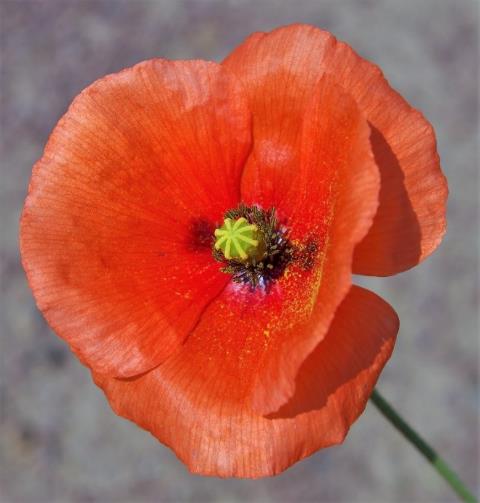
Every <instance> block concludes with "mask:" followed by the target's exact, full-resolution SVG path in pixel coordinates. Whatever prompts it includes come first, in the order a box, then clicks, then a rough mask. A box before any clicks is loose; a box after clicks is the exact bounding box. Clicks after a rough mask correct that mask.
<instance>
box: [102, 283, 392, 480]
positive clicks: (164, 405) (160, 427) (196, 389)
mask: <svg viewBox="0 0 480 503" xmlns="http://www.w3.org/2000/svg"><path fill="white" fill-rule="evenodd" d="M217 314H218V313H217V309H215V308H212V306H210V307H209V308H208V309H207V312H206V313H205V315H204V317H203V318H202V320H201V321H200V323H199V325H198V326H197V328H196V330H195V331H194V333H193V334H192V336H191V337H189V338H188V340H187V341H186V343H185V345H184V346H183V348H182V351H181V352H180V353H179V354H177V355H175V356H173V357H172V358H170V359H168V360H167V361H166V362H164V363H163V364H162V365H160V366H159V367H157V368H155V369H153V370H151V371H150V372H148V373H146V374H145V375H143V376H139V377H136V378H132V379H127V380H120V379H112V378H109V377H106V376H102V375H99V374H97V375H94V379H95V381H96V383H97V384H98V385H99V386H100V387H101V388H103V390H104V392H105V394H106V396H107V398H108V399H109V401H110V404H111V406H112V408H113V410H114V411H115V412H116V413H117V414H119V415H121V416H123V417H125V418H127V419H130V420H132V421H134V422H135V423H137V424H139V425H140V426H141V427H143V428H145V429H147V430H149V431H150V432H151V433H152V434H153V435H155V436H156V437H157V438H158V439H159V440H160V441H161V442H163V443H165V444H166V445H168V446H170V447H171V448H172V449H174V451H175V453H176V454H177V456H178V457H179V458H180V459H181V460H182V461H183V462H184V463H186V465H187V466H188V467H189V469H190V470H191V471H192V472H195V473H200V474H204V475H216V476H221V477H229V476H236V477H252V478H255V477H263V476H268V475H274V474H277V473H279V472H281V471H283V470H285V469H286V468H288V467H289V466H290V465H292V464H293V463H295V462H296V461H298V460H300V459H302V458H304V457H306V456H309V455H310V454H312V453H313V452H315V451H316V450H318V449H320V448H323V447H328V446H330V445H333V444H337V443H340V442H342V441H343V439H344V437H345V435H346V433H347V431H348V429H349V427H350V425H351V424H352V423H353V421H355V419H356V418H357V417H358V416H359V415H360V414H361V413H362V411H363V410H364V408H365V404H366V402H367V399H368V397H369V396H370V394H371V392H372V389H373V387H374V385H375V382H376V380H377V378H378V375H379V373H380V371H381V370H382V368H383V366H384V365H385V363H386V361H387V360H388V358H389V357H390V354H391V352H392V349H393V346H394V342H395V336H396V333H397V331H398V318H397V316H396V314H395V312H394V311H393V309H392V308H391V307H390V306H389V305H388V304H387V303H386V302H385V301H383V300H382V299H380V298H379V297H378V296H376V295H375V294H373V293H372V292H369V291H368V290H364V289H362V288H359V287H355V286H354V287H352V288H351V290H350V291H349V293H348V295H347V296H346V297H345V299H344V300H343V302H342V304H341V305H340V307H339V308H338V311H337V314H336V316H335V319H334V321H333V323H332V325H331V327H330V330H329V332H328V335H327V336H326V337H325V339H324V340H323V341H322V342H321V343H320V344H319V345H318V346H317V347H316V348H315V350H314V351H313V352H312V353H311V355H310V356H309V358H308V359H307V360H306V361H305V362H304V364H303V365H302V367H301V369H300V372H299V374H298V377H297V387H296V393H295V395H294V396H293V397H292V399H291V400H290V401H289V403H287V404H286V405H285V406H284V407H283V408H282V409H281V410H280V411H279V412H278V413H276V414H274V415H271V416H268V417H263V416H261V415H257V414H255V413H254V412H253V411H252V410H251V408H250V407H249V400H248V393H249V387H250V386H251V383H252V374H251V372H250V366H249V363H248V362H249V361H251V360H252V359H254V358H255V355H252V353H249V352H248V350H247V348H246V347H244V348H242V349H241V351H240V352H237V353H235V352H233V351H232V348H231V346H230V345H229V344H228V342H224V341H223V340H222V339H220V338H219V337H218V335H217V334H216V333H215V332H214V331H213V332H212V329H211V327H212V325H213V326H214V324H215V321H216V317H217ZM227 335H228V334H227ZM205 339H206V340H207V341H208V342H207V343H205Z"/></svg>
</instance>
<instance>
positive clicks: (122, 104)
mask: <svg viewBox="0 0 480 503" xmlns="http://www.w3.org/2000/svg"><path fill="white" fill-rule="evenodd" d="M250 138H251V131H250V114H249V112H248V110H247V107H246V100H245V98H244V95H243V91H242V90H241V88H240V86H239V85H238V84H237V83H236V82H235V80H234V79H232V78H231V77H230V76H229V75H228V72H227V70H225V69H223V68H222V67H221V66H220V65H217V64H215V63H207V62H202V61H190V62H188V61H182V62H170V61H166V60H151V61H146V62H144V63H140V64H138V65H136V66H135V67H133V68H129V69H127V70H124V71H122V72H120V73H118V74H115V75H110V76H107V77H105V78H102V79H100V80H98V81H97V82H95V83H94V84H92V85H91V86H90V87H88V88H87V89H86V90H85V91H83V92H82V93H81V94H80V95H79V96H78V97H77V98H76V99H75V101H74V102H73V104H72V105H71V107H70V108H69V110H68V112H67V113H66V115H65V116H64V117H63V118H62V119H61V120H60V122H59V124H58V125H57V127H56V128H55V130H54V132H53V133H52V135H51V137H50V140H49V142H48V145H47V147H46V149H45V153H44V155H43V157H42V158H41V160H40V161H39V162H38V163H37V164H36V166H35V168H34V172H33V176H32V181H31V185H30V188H29V194H28V197H27V201H26V204H25V208H24V211H23V215H22V221H21V236H20V238H21V252H22V259H23V264H24V267H25V270H26V272H27V276H28V279H29V282H30V285H31V286H32V289H33V291H34V295H35V298H36V300H37V304H38V306H39V308H40V310H41V311H43V313H44V315H45V317H46V319H47V320H48V322H49V324H50V325H51V326H52V328H53V329H54V330H55V331H56V332H57V333H58V335H60V336H61V337H63V338H64V339H66V341H67V342H68V343H69V344H70V345H71V347H72V349H73V350H74V351H75V352H76V353H77V355H78V356H79V357H80V359H81V360H82V361H83V362H84V363H85V364H86V365H88V366H90V367H91V368H92V369H94V370H95V371H98V372H101V373H105V374H112V375H116V376H130V375H135V374H139V373H141V372H144V371H145V370H148V369H149V368H151V367H153V366H155V365H157V364H158V363H159V362H160V361H162V360H164V359H165V358H166V357H168V356H169V355H171V354H172V353H173V352H174V351H176V350H177V349H178V347H179V346H180V345H181V343H182V342H183V340H184V339H185V337H186V336H187V335H188V333H189V332H190V331H191V330H192V328H193V327H194V326H195V325H196V323H197V322H198V320H199V317H200V314H201V313H202V311H203V310H204V309H205V306H206V305H207V304H208V303H209V302H210V301H211V300H212V299H213V298H214V297H215V296H216V295H217V294H218V293H219V292H220V291H221V290H222V288H223V287H224V286H225V284H226V282H227V281H228V277H227V276H226V275H224V274H222V273H220V272H219V270H218V269H219V268H218V264H216V263H215V262H214V260H212V257H211V244H212V236H213V230H214V228H215V224H216V222H218V221H221V218H222V216H223V212H224V211H225V209H226V208H227V209H228V208H231V207H235V206H236V205H237V204H238V202H239V183H240V182H239V180H240V177H241V172H242V169H243V164H244V161H245V158H246V156H247V154H248V151H249V148H250Z"/></svg>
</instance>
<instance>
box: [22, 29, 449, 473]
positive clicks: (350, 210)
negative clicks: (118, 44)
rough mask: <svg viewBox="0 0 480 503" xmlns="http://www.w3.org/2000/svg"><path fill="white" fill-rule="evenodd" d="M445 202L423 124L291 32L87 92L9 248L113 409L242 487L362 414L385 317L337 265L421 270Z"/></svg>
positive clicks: (354, 65) (388, 340) (365, 77)
mask: <svg viewBox="0 0 480 503" xmlns="http://www.w3.org/2000/svg"><path fill="white" fill-rule="evenodd" d="M446 196H447V185H446V181H445V179H444V177H443V175H442V173H441V170H440V167H439V159H438V155H437V153H436V147H435V137H434V133H433V130H432V127H431V126H430V124H429V123H428V122H427V121H426V120H425V118H424V117H423V116H422V115H421V114H420V113H419V112H418V111H416V110H414V109H413V108H411V107H410V106H409V105H408V103H406V102H405V100H404V99H403V98H402V97H401V96H400V95H399V94H398V93H396V92H395V91H394V90H392V89H391V88H390V86H389V85H388V83H387V81H386V80H385V78H384V77H383V75H382V73H381V71H380V70H379V69H378V68H377V67H376V66H375V65H373V64H371V63H369V62H368V61H366V60H364V59H362V58H361V57H360V56H358V55H357V54H356V53H355V52H354V51H353V50H352V49H351V48H350V47H349V46H348V45H346V44H345V43H342V42H338V41H337V40H336V39H335V38H334V37H333V36H332V35H330V34H329V33H327V32H325V31H321V30H319V29H317V28H314V27H311V26H305V25H293V26H288V27H285V28H279V29H277V30H274V31H273V32H271V33H267V34H266V33H256V34H253V35H252V36H250V37H249V38H248V39H247V40H246V41H245V42H244V43H243V44H242V45H240V46H239V47H238V48H237V49H235V50H234V51H233V53H232V54H231V55H230V56H229V57H228V58H227V59H226V60H225V61H224V62H223V63H222V64H216V63H210V62H204V61H176V62H173V61H166V60H160V59H157V60H151V61H146V62H143V63H140V64H138V65H136V66H134V67H133V68H129V69H126V70H124V71H122V72H120V73H118V74H115V75H109V76H107V77H104V78H102V79H100V80H98V81H97V82H95V83H94V84H92V85H91V86H90V87H88V88H87V89H86V90H84V91H83V92H82V93H81V94H80V95H79V96H78V97H77V98H76V99H75V100H74V102H73V103H72V105H71V106H70V108H69V110H68V112H67V113H66V114H65V116H64V117H63V118H62V119H61V120H60V122H59V123H58V125H57V126H56V128H55V130H54V132H53V133H52V135H51V137H50V140H49V141H48V144H47V146H46V149H45V153H44V155H43V157H42V158H41V159H40V161H38V163H37V164H36V165H35V167H34V171H33V175H32V180H31V184H30V188H29V194H28V197H27V200H26V203H25V208H24V211H23V215H22V220H21V253H22V258H23V264H24V267H25V270H26V272H27V276H28V280H29V282H30V285H31V287H32V289H33V292H34V295H35V298H36V301H37V303H38V306H39V308H40V310H41V311H42V312H43V314H44V315H45V317H46V319H47V321H48V322H49V324H50V325H51V326H52V328H53V329H54V330H55V331H56V332H57V334H58V335H59V336H60V337H62V338H63V339H65V340H66V341H67V342H68V343H69V345H70V347H71V349H72V350H73V351H74V352H75V353H76V354H77V356H78V357H79V358H80V359H81V361H82V362H83V363H84V364H85V365H87V366H88V367H89V368H90V369H91V370H92V373H93V377H94V380H95V382H96V383H97V384H98V385H99V386H100V387H101V388H102V389H103V390H104V392H105V394H106V396H107V398H108V400H109V401H110V403H111V405H112V407H113V409H114V410H115V412H117V413H118V414H120V415H122V416H124V417H126V418H128V419H131V420H132V421H134V422H136V423H137V424H138V425H140V426H141V427H143V428H145V429H147V430H149V431H150V432H152V434H153V435H155V436H156V437H157V438H158V439H159V440H160V441H161V442H163V443H165V444H167V445H168V446H170V447H171V448H172V449H173V450H174V451H175V452H176V454H177V455H178V456H179V457H180V459H182V461H184V462H185V463H186V464H187V465H188V467H189V468H190V470H192V471H193V472H197V473H202V474H209V475H220V476H240V477H259V476H265V475H271V474H275V473H278V472H280V471H282V470H284V469H285V468H287V467H288V466H290V465H291V464H293V463H294V462H296V461H297V460H299V459H301V458H303V457H305V456H308V455H309V454H311V453H313V452H314V451H316V450H318V449H320V448H322V447H327V446H330V445H332V444H336V443H339V442H341V441H342V440H343V438H344V437H345V434H346V432H347V430H348V428H349V426H350V425H351V424H352V422H353V421H354V420H355V419H356V418H357V417H358V416H359V414H360V413H361V412H362V411H363V409H364V407H365V404H366V401H367V399H368V397H369V395H370V393H371V391H372V389H373V386H374V384H375V382H376V380H377V378H378V375H379V373H380V371H381V369H382V368H383V366H384V365H385V363H386V361H387V360H388V358H389V356H390V354H391V352H392V349H393V345H394V341H395V336H396V333H397V330H398V319H397V316H396V314H395V312H394V311H393V309H392V308H391V307H390V306H389V305H388V304H387V303H385V302H384V301H383V300H382V299H380V298H379V297H377V296H376V295H375V294H373V293H372V292H369V291H367V290H365V289H363V288H360V287H358V286H353V285H352V283H351V279H352V272H353V273H356V274H368V275H378V276H386V275H391V274H395V273H398V272H400V271H404V270H406V269H408V268H410V267H412V266H414V265H416V264H418V263H419V262H420V261H421V260H423V259H424V258H425V257H427V256H428V255H429V254H430V253H431V252H432V251H433V250H434V249H435V248H436V247H437V246H438V244H439V242H440V241H441V239H442V236H443V234H444V231H445V204H446ZM224 220H225V222H224ZM235 224H236V227H235V229H233V227H234V226H235ZM215 229H217V232H216V238H217V241H216V246H213V245H214V240H215V237H214V230H215ZM236 232H237V234H236V235H235V233H236ZM232 233H233V234H232ZM238 233H240V234H238ZM227 241H228V243H229V244H228V250H227ZM241 248H242V249H241ZM252 250H253V251H252ZM215 258H216V259H217V260H215ZM218 260H220V261H221V262H222V264H221V263H219V262H218Z"/></svg>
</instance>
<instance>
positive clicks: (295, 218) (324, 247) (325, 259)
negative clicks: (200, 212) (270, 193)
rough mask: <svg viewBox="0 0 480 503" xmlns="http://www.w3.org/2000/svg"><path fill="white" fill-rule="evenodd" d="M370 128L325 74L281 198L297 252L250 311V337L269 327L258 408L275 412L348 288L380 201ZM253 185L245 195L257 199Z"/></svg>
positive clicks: (254, 395) (261, 363)
mask: <svg viewBox="0 0 480 503" xmlns="http://www.w3.org/2000/svg"><path fill="white" fill-rule="evenodd" d="M369 135H370V129H369V127H368V125H367V123H366V122H365V120H364V118H363V116H362V115H361V113H360V112H359V110H358V107H357V106H356V103H355V102H354V101H353V100H352V99H351V97H350V96H349V95H347V94H345V93H344V92H343V91H342V90H341V88H340V87H339V86H337V85H335V84H334V83H333V82H332V79H331V78H330V77H329V76H324V77H322V78H321V80H320V82H319V83H318V85H317V86H316V89H315V92H314V93H313V96H312V100H311V103H310V106H309V107H308V111H306V113H305V118H304V124H303V128H302V131H301V139H300V162H299V166H298V167H297V170H296V171H294V172H289V179H290V181H289V185H290V187H291V189H290V190H289V191H288V192H286V193H284V194H283V197H282V198H281V199H279V200H278V204H277V208H278V213H279V216H280V219H281V217H282V215H286V216H287V215H288V217H286V225H287V226H288V228H289V237H290V239H291V240H292V242H293V243H294V245H295V246H296V248H297V252H296V259H295V260H294V262H293V264H292V265H291V267H290V268H289V269H287V272H286V277H285V278H281V279H280V280H279V281H278V285H277V289H276V290H275V291H273V292H271V293H270V294H269V295H268V297H269V298H268V299H267V300H265V301H263V299H262V301H260V300H257V303H256V305H254V306H252V307H251V308H249V310H248V313H249V317H250V321H249V323H250V326H251V327H252V328H251V329H250V331H251V333H252V336H255V335H256V334H258V333H259V332H260V333H261V332H262V330H264V331H266V332H267V333H268V344H267V350H266V351H264V352H263V354H261V355H259V356H258V358H257V361H258V367H257V370H256V384H255V386H254V388H253V390H252V399H253V407H254V409H255V410H256V411H257V412H258V413H262V414H268V413H272V412H275V411H276V410H278V408H279V407H280V406H282V405H283V404H284V403H285V402H286V401H287V400H288V399H289V398H290V396H291V395H292V394H293V393H294V390H295V377H296V375H297V371H298V368H299V367H300V365H301V364H302V362H303V361H304V359H305V358H306V357H307V356H308V355H309V353H310V352H311V351H312V350H313V348H314V347H315V346H316V345H317V344H318V343H319V342H320V341H321V340H322V338H323V337H324V336H325V334H326V333H327V330H328V327H329V325H330V322H331V320H332V319H333V316H334V313H335V310H336V308H337V306H338V305H339V304H340V302H341V301H342V299H343V297H344V296H345V295H346V294H347V292H348V290H349V288H350V285H351V267H352V257H353V252H354V249H355V246H356V244H357V243H358V242H359V241H360V240H361V239H362V238H363V237H364V236H365V234H366V233H367V231H368V229H369V227H370V226H371V224H372V220H373V217H374V215H375V211H376V209H377V206H378V192H379V183H380V179H379V173H378V169H377V166H376V165H375V162H374V160H373V156H372V152H371V149H370V142H369ZM284 176H285V177H286V174H285V175H284ZM255 189H256V188H255V187H253V190H251V191H250V192H249V193H247V194H246V195H244V198H246V199H247V200H248V199H256V198H258V197H259V196H258V193H257V192H256V190H255ZM277 194H278V193H277ZM264 313H266V314H264ZM226 323H234V322H233V320H231V321H230V322H226ZM243 330H247V328H246V327H245V328H244V329H243ZM255 330H256V332H255Z"/></svg>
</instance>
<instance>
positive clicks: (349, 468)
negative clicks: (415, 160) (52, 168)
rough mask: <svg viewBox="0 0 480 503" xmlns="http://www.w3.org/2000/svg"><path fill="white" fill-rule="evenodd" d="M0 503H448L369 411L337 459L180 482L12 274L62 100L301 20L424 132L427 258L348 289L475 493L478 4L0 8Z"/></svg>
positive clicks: (388, 390) (406, 398)
mask: <svg viewBox="0 0 480 503" xmlns="http://www.w3.org/2000/svg"><path fill="white" fill-rule="evenodd" d="M0 4H1V12H0V19H1V21H0V22H1V128H2V130H1V141H2V152H1V171H0V228H1V231H0V245H1V251H0V270H1V284H0V289H1V303H0V335H1V339H0V340H1V349H0V351H1V388H0V400H1V402H0V404H1V437H0V463H1V467H0V470H1V472H0V501H2V502H25V503H37V502H38V503H40V502H52V503H53V502H64V501H65V502H70V501H72V502H77V501H78V502H109V501H116V502H136V501H138V502H150V501H259V502H268V501H292V502H293V501H330V502H334V501H335V502H337V501H338V502H340V501H344V502H360V501H365V502H367V501H368V502H406V501H418V502H443V501H454V499H455V498H454V496H453V494H452V493H451V491H450V489H449V488H448V487H447V486H446V485H445V484H444V483H443V482H442V480H440V479H439V478H438V476H437V475H436V474H435V473H434V472H433V471H432V470H431V469H430V467H429V466H428V465H427V463H426V462H425V461H424V460H423V459H421V458H420V457H419V456H418V454H417V453H416V452H415V451H414V450H413V449H412V448H411V447H410V446H409V445H407V443H406V442H404V441H403V440H402V439H401V437H400V436H399V435H398V434H397V433H396V432H395V431H394V430H393V429H392V428H391V426H390V425H389V424H387V423H386V422H385V420H384V419H383V418H382V417H381V416H380V415H379V414H378V413H377V411H376V410H375V409H374V408H372V406H369V407H368V408H367V411H366V412H365V414H364V415H363V416H362V417H361V418H360V419H359V421H358V422H357V423H356V424H355V425H354V426H353V428H352V430H351V432H350V435H349V436H348V438H347V440H346V441H345V443H344V445H343V446H341V447H336V448H332V449H328V450H325V451H321V452H319V453H317V454H316V455H314V456H312V457H311V458H309V459H307V460H305V461H303V462H300V463H298V464H297V465H295V466H294V467H293V468H291V469H290V470H288V471H287V472H285V473H284V474H282V475H280V476H278V477H276V478H271V479H264V480H258V481H248V480H220V479H214V478H201V477H196V476H192V475H190V474H189V473H188V472H187V471H186V469H185V468H184V467H183V465H182V464H181V463H180V462H179V461H177V459H176V458H175V456H174V455H173V454H172V453H171V452H170V451H169V450H168V449H167V448H165V447H163V446H162V445H160V444H159V443H157V442H156V441H155V440H154V439H153V438H152V437H151V436H150V435H149V434H148V433H146V432H144V431H142V430H140V429H139V428H137V427H136V426H134V425H133V424H131V423H129V422H127V421H125V420H123V419H120V418H118V417H117V416H115V415H114V414H113V412H112V411H111V410H110V408H109V406H108V404H107V402H106V400H105V399H104V397H103V395H102V393H101V391H100V390H99V389H97V388H96V387H95V385H94V384H93V383H92V381H91V379H90V375H89V372H88V371H87V370H86V369H85V368H83V367H82V366H81V365H80V364H79V362H78V361H77V360H76V359H75V358H74V357H73V356H72V355H71V354H70V353H69V351H68V349H67V346H66V345H65V344H64V343H63V342H62V341H61V340H60V339H58V338H57V337H56V336H55V335H54V334H53V333H52V332H51V331H50V330H49V328H48V327H47V325H46V323H45V322H44V320H43V318H42V316H41V315H40V314H39V312H38V311H37V309H36V308H35V305H34V301H33V299H32V295H31V293H30V291H29V289H28V287H27V283H26V280H25V277H24V274H23V271H22V268H21V266H20V263H19V256H18V249H17V233H18V218H19V214H20V210H21V207H22V202H23V199H24V197H25V193H26V188H27V184H28V180H29V176H30V171H31V167H32V164H33V163H34V161H35V160H36V159H38V158H39V156H40V155H41V153H42V148H43V146H44V144H45V142H46V140H47V137H48V134H49V132H50V131H51V129H52V128H53V126H54V125H55V123H56V122H57V120H58V118H59V117H60V116H61V115H62V114H63V113H64V111H65V109H66V107H67V105H68V104H69V102H70V101H71V100H72V98H73V97H74V96H75V95H76V94H77V93H78V92H79V91H80V90H81V89H82V88H84V87H85V86H86V85H88V84H89V83H91V82H92V81H93V80H95V79H97V78H98V77H100V76H102V75H104V74H107V73H110V72H115V71H117V70H120V69H122V68H124V67H127V66H130V65H133V64H134V63H136V62H138V61H140V60H144V59H148V58H152V57H158V56H164V57H168V58H186V59H188V58H203V59H214V60H220V59H221V58H223V57H224V56H225V55H226V54H227V53H228V52H229V51H230V50H231V49H232V48H233V47H234V46H235V45H236V44H238V43H239V42H240V41H241V40H242V39H243V38H244V37H245V36H246V35H247V34H249V33H250V32H252V31H255V30H269V29H271V28H273V27H275V26H277V25H281V24H287V23H291V22H294V21H302V22H309V23H312V24H315V25H317V26H320V27H323V28H326V29H328V30H329V31H332V32H333V33H334V34H336V35H337V36H338V37H339V38H341V39H343V40H346V41H348V42H349V43H350V44H351V45H352V46H353V47H355V48H356V49H357V50H358V51H359V52H360V53H361V54H362V55H363V56H365V57H367V58H369V59H371V60H373V61H375V62H376V63H378V64H380V66H381V67H382V68H383V69H384V71H385V73H386V75H387V77H388V78H389V80H390V82H391V84H392V85H393V86H394V87H396V88H397V89H398V90H399V91H400V92H401V93H402V94H403V95H404V96H405V97H406V98H407V99H408V100H409V101H410V102H411V103H412V104H413V105H414V106H416V107H418V108H419V109H421V110H422V111H423V112H424V113H425V114H426V116H427V117H428V118H429V119H430V121H431V122H432V123H433V125H434V126H435V129H436V131H437V133H438V148H439V151H440V155H441V158H442V163H443V168H444V170H445V172H446V174H447V177H448V180H449V185H450V192H451V196H450V200H449V231H448V235H447V237H446V239H445V241H444V243H443V244H442V246H441V247H440V249H439V250H438V252H437V253H435V255H434V256H433V257H432V258H431V259H429V260H428V261H427V262H426V263H424V264H422V265H421V266H420V267H417V268H416V269H414V270H412V271H410V272H407V273H404V274H401V275H399V276H398V277H394V278H385V279H369V280H362V283H363V284H365V285H367V286H369V287H371V288H372V289H374V290H376V291H377V292H378V293H380V294H381V295H383V296H384V297H385V298H386V299H388V300H389V301H390V302H391V303H392V304H393V306H395V308H396V310H397V311H398V313H399V315H400V319H401V331H400V336H399V340H398V344H397V347H396V350H395V353H394V355H393V358H392V359H391V361H390V363H389V364H388V366H387V368H386V370H385V371H384V373H383V375H382V377H381V379H380V383H379V388H380V389H381V390H382V391H383V392H384V393H385V394H386V396H388V397H389V399H391V400H392V401H393V403H394V404H395V405H396V406H397V408H398V409H399V411H400V412H401V413H403V414H404V415H405V416H407V417H408V418H409V419H410V421H411V423H412V424H413V425H414V426H415V427H417V428H418V429H419V430H420V431H421V432H423V433H424V435H425V436H426V438H427V439H428V440H429V441H431V443H432V444H433V445H434V446H436V447H437V448H438V450H439V451H440V452H441V453H444V455H445V456H446V458H447V459H448V461H450V462H451V463H452V464H453V465H454V466H455V467H457V468H458V470H459V472H460V473H461V474H462V476H463V477H464V479H465V480H466V481H467V482H468V483H469V485H470V486H471V487H473V488H475V487H476V486H477V484H478V480H477V475H478V451H479V444H478V436H477V434H478V411H479V403H478V402H479V398H478V364H479V360H478V329H479V326H478V313H477V310H478V305H479V304H478V303H479V298H478V253H479V246H478V245H479V243H478V231H479V227H478V193H477V190H478V188H479V185H478V171H477V168H478V157H477V147H478V143H477V135H478V129H477V127H478V99H477V92H478V61H477V57H478V38H477V37H478V12H477V10H478V4H477V2H476V1H475V0H472V1H469V0H408V1H406V0H404V1H398V0H390V1H382V2H380V1H374V0H370V1H366V0H364V1H360V0H338V1H321V0H296V1H287V0H284V1H280V0H279V1H274V0H245V1H241V0H238V1H234V0H231V1H215V0H198V1H194V0H190V1H187V0H185V1H184V0H178V1H175V0H161V1H143V0H131V1H124V0H97V1H90V0H76V1H73V0H72V1H67V0H62V1H57V0H37V1H22V0H16V1H15V0H14V1H8V0H7V1H5V0H1V2H0Z"/></svg>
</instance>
